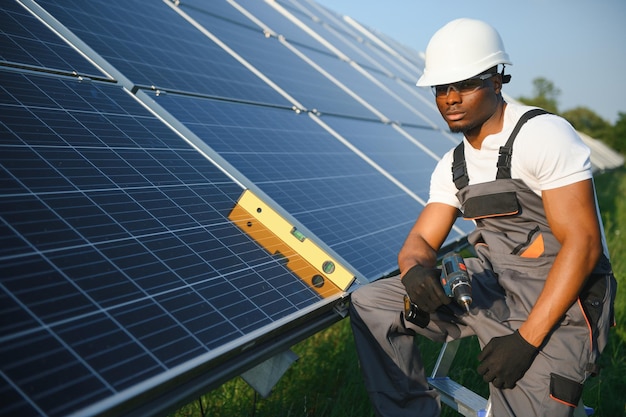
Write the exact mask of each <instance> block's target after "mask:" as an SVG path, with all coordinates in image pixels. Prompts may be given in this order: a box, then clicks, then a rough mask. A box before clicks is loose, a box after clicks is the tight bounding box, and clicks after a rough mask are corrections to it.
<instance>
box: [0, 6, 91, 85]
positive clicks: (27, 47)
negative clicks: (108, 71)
mask: <svg viewBox="0 0 626 417" xmlns="http://www.w3.org/2000/svg"><path fill="white" fill-rule="evenodd" d="M0 22H2V25H1V26H0V59H1V60H3V61H7V62H11V63H16V64H22V65H32V66H40V67H44V68H49V69H51V70H57V71H66V72H72V71H76V72H77V73H79V74H83V75H88V74H96V75H99V76H103V74H101V73H100V71H98V70H97V69H96V68H95V67H94V66H93V65H91V64H90V63H89V62H88V61H87V60H86V59H85V58H84V57H82V56H81V55H80V54H79V53H78V52H77V51H76V50H75V49H73V48H72V47H71V46H69V45H68V44H67V43H66V42H63V41H62V40H61V39H60V38H59V37H58V36H56V35H55V34H54V33H52V32H51V31H50V29H48V28H47V27H45V26H44V25H43V24H42V23H41V22H40V21H39V20H37V18H36V17H34V16H33V15H32V14H31V13H29V12H28V11H27V10H26V9H25V8H24V7H22V6H20V5H19V4H18V3H17V2H15V1H5V2H4V3H3V5H2V9H0Z"/></svg>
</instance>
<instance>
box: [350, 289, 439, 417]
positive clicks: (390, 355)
mask: <svg viewBox="0 0 626 417" xmlns="http://www.w3.org/2000/svg"><path fill="white" fill-rule="evenodd" d="M403 296H404V286H403V285H402V283H401V282H400V279H398V278H396V277H394V278H388V279H383V280H380V281H377V282H374V283H372V284H369V285H367V286H365V287H362V288H359V289H358V290H356V291H355V292H354V293H353V294H352V301H351V312H350V320H351V324H352V329H353V333H354V338H355V342H356V348H357V352H358V355H359V358H360V364H361V370H362V372H363V377H364V381H365V387H366V389H367V392H368V394H369V396H370V400H371V402H372V405H373V407H374V410H375V412H376V414H377V415H378V416H386V417H401V416H411V417H415V416H425V417H426V416H438V415H439V412H440V403H439V398H438V394H437V392H436V391H435V390H433V389H431V388H430V387H429V386H428V383H427V381H426V376H425V374H424V368H423V364H422V360H421V356H420V354H419V351H418V349H417V347H416V345H415V342H414V336H415V332H414V331H413V330H412V329H410V328H407V327H405V324H404V322H403V320H402V318H401V316H400V312H401V311H403V309H404V304H403V302H402V300H403Z"/></svg>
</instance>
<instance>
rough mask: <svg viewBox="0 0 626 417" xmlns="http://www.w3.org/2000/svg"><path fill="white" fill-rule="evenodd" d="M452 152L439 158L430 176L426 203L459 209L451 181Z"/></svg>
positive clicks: (455, 190)
mask: <svg viewBox="0 0 626 417" xmlns="http://www.w3.org/2000/svg"><path fill="white" fill-rule="evenodd" d="M452 153H453V151H452V150H451V151H449V152H447V153H446V154H445V155H444V156H443V158H441V160H440V161H439V162H438V163H437V166H436V167H435V170H434V171H433V173H432V175H431V177H430V195H429V198H428V203H443V204H447V205H449V206H452V207H456V208H458V209H460V208H461V203H460V202H459V199H458V198H457V196H456V193H457V189H456V187H455V186H454V182H453V181H452Z"/></svg>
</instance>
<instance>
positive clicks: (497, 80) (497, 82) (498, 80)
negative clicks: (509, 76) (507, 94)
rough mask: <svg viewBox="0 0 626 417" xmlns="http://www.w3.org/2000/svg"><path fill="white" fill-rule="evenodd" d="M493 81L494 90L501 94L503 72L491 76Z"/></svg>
mask: <svg viewBox="0 0 626 417" xmlns="http://www.w3.org/2000/svg"><path fill="white" fill-rule="evenodd" d="M491 80H492V82H493V90H494V91H495V93H496V94H500V93H501V92H502V74H496V75H494V76H493V77H492V78H491Z"/></svg>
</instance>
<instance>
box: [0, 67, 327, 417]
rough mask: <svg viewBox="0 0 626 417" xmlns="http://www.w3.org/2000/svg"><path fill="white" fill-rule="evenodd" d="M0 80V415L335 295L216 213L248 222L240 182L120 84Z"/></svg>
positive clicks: (167, 359) (103, 391)
mask: <svg viewBox="0 0 626 417" xmlns="http://www.w3.org/2000/svg"><path fill="white" fill-rule="evenodd" d="M2 77H3V96H4V97H11V100H7V101H6V102H3V103H2V105H1V106H2V114H3V120H2V122H3V127H4V128H5V130H6V131H8V132H11V133H12V135H11V136H10V137H8V136H3V140H2V145H1V149H2V152H0V164H1V166H2V173H3V175H2V177H3V178H4V179H5V181H4V183H5V184H6V185H7V187H3V194H2V196H1V197H0V213H1V218H2V224H3V228H2V242H3V244H2V249H1V250H0V260H1V263H0V276H2V310H3V317H8V316H9V315H10V317H11V320H10V321H3V325H2V329H1V330H0V335H1V336H0V339H1V340H2V343H0V346H1V348H0V357H1V358H2V359H0V363H1V368H2V371H3V376H4V377H3V382H2V388H1V390H2V392H3V394H2V395H3V397H7V396H8V397H11V398H13V399H14V400H12V401H10V402H5V401H3V402H2V404H3V405H2V408H3V415H5V413H9V414H13V413H19V414H20V415H37V414H38V413H42V414H44V415H65V414H67V413H68V412H69V411H72V410H76V409H79V408H81V407H85V406H87V405H89V404H91V403H94V402H97V401H98V400H101V399H103V398H107V397H108V396H111V395H114V394H115V393H117V392H120V391H122V390H124V389H127V388H129V387H131V386H133V385H135V384H137V383H139V382H141V381H144V380H147V379H150V378H151V377H154V376H157V375H159V374H161V373H163V372H164V371H166V370H168V369H172V368H174V367H175V366H177V365H181V364H184V363H185V362H186V361H188V360H190V359H192V358H196V357H198V356H201V355H205V356H207V355H208V357H209V358H210V355H209V354H210V352H212V351H213V350H214V349H216V348H218V347H220V346H222V345H223V344H225V343H227V342H232V341H233V340H235V339H237V338H241V337H242V335H246V334H249V333H251V332H253V331H257V330H258V329H260V328H263V327H264V326H267V325H270V324H272V323H274V322H276V321H278V320H280V319H283V318H285V317H288V316H290V315H294V314H297V313H298V311H300V310H302V309H303V308H305V307H307V306H310V305H313V304H315V303H319V302H321V300H322V298H323V297H322V296H329V295H332V294H333V293H337V292H338V290H337V291H333V290H332V288H331V290H330V291H327V289H328V288H330V287H331V286H332V284H329V285H326V289H325V291H315V288H314V287H313V286H311V285H306V284H305V283H304V282H303V281H302V280H301V279H298V278H296V277H295V275H294V272H292V269H295V270H296V271H297V272H299V273H301V274H302V268H303V267H302V266H300V267H298V266H295V267H293V266H290V267H289V268H288V266H289V261H288V260H289V259H290V256H289V255H290V254H289V253H288V251H287V250H284V249H283V250H282V251H281V256H280V257H276V256H272V253H273V252H269V251H268V250H267V249H268V248H265V249H264V248H263V247H262V246H261V245H260V244H259V243H257V242H256V241H255V240H253V239H251V238H250V236H249V235H250V233H245V232H244V231H242V230H241V228H240V227H239V226H238V224H237V222H234V221H231V220H229V218H231V217H233V216H235V217H237V216H238V217H239V223H241V222H244V223H249V222H251V221H253V219H252V218H251V216H250V215H247V214H245V212H243V213H242V212H240V213H238V214H233V213H232V212H233V211H234V209H235V208H236V207H239V204H238V199H239V198H240V196H241V194H242V192H243V190H242V187H241V185H239V184H237V183H235V182H234V181H233V180H232V179H230V178H229V177H228V176H227V175H225V174H224V173H223V172H222V171H221V170H220V169H218V168H217V167H215V166H214V165H212V164H211V163H210V162H209V161H208V160H207V159H206V158H204V157H203V156H202V155H201V154H199V153H198V152H197V151H196V150H195V149H193V148H192V147H191V146H189V145H187V144H186V143H185V142H183V141H182V140H180V138H178V137H177V136H176V135H175V134H174V133H173V132H172V131H170V130H169V129H167V127H166V126H165V125H163V124H162V123H161V122H160V121H158V120H157V119H156V118H155V117H153V116H152V115H151V114H149V113H148V112H147V111H146V110H145V109H143V108H142V107H141V106H139V104H138V103H137V102H135V101H134V100H133V99H132V98H131V97H130V96H129V95H128V94H127V93H125V92H124V91H122V90H121V89H120V88H119V87H116V86H108V85H99V84H95V83H87V84H85V83H78V82H76V81H67V80H64V79H57V78H42V77H36V76H28V75H24V74H17V73H12V72H6V73H3V74H2ZM46 91H48V92H49V91H53V92H54V93H55V94H62V95H64V96H65V97H73V98H74V99H73V100H65V104H64V106H63V107H62V108H61V107H58V106H54V105H52V104H51V103H50V101H48V100H46V99H43V100H42V101H41V103H39V105H36V104H35V103H36V96H38V95H41V96H44V95H45V92H46ZM27 94H28V97H26V95H27ZM27 102H30V103H31V104H26V103H27ZM11 110H20V111H21V112H22V113H23V114H25V113H28V114H29V115H30V119H26V118H25V117H11V118H8V117H5V116H4V115H7V114H8V113H10V111H11ZM15 113H17V112H14V114H15ZM27 120H28V121H30V120H37V121H38V122H39V123H40V125H41V126H43V127H46V128H47V133H48V134H47V135H45V136H42V137H40V140H39V141H33V140H29V141H28V142H26V141H25V140H24V139H25V138H28V137H29V134H28V132H29V131H30V130H31V128H30V126H29V125H28V124H27V123H26V122H25V121H27ZM62 122H66V123H62ZM60 125H66V126H74V129H73V130H71V132H70V131H61V132H57V131H56V130H55V126H60ZM92 126H96V127H97V132H98V134H99V136H98V137H96V136H95V135H94V134H93V132H92V129H91V127H92ZM121 127H123V130H121V129H120V128H121ZM24 129H25V130H26V134H23V133H24ZM107 137H108V138H115V140H111V141H107V142H108V143H105V142H104V141H103V139H105V138H107ZM49 139H50V140H49ZM257 233H258V232H257ZM266 233H267V232H266ZM267 239H268V238H267V237H265V238H264V237H257V240H258V241H259V242H263V241H264V240H265V241H267ZM268 246H272V244H269V245H268ZM273 246H276V243H274V244H273ZM291 258H293V256H291ZM296 258H297V257H296ZM296 262H300V263H306V262H304V261H303V260H302V259H299V260H296ZM205 360H208V359H205ZM24 390H25V391H24ZM8 397H7V398H8ZM20 397H21V398H20ZM18 398H20V399H19V400H18ZM59 398H61V399H63V400H62V401H59ZM67 398H73V399H74V400H73V402H68V401H66V399H67Z"/></svg>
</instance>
